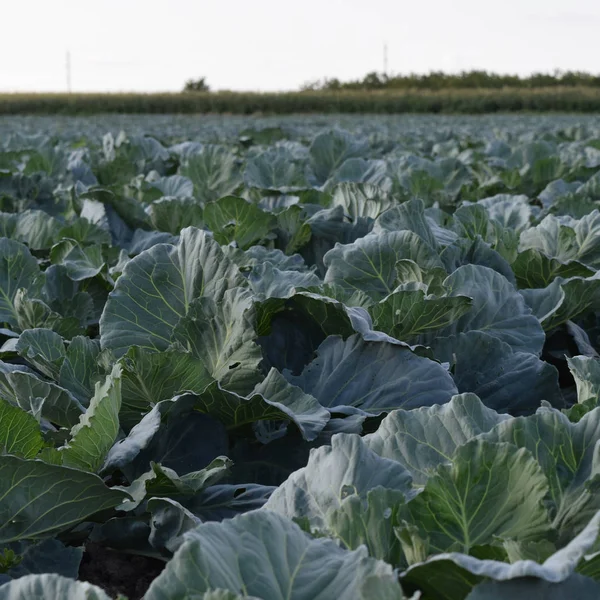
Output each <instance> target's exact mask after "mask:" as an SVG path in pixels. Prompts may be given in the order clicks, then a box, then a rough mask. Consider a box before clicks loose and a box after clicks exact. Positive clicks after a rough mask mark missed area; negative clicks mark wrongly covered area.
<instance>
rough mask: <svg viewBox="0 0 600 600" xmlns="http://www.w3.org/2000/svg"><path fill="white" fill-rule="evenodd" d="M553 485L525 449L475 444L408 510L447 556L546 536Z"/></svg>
mask: <svg viewBox="0 0 600 600" xmlns="http://www.w3.org/2000/svg"><path fill="white" fill-rule="evenodd" d="M547 492H548V481H547V479H546V477H545V476H544V474H543V472H542V469H541V468H540V466H539V465H538V464H537V462H536V461H535V460H534V459H533V457H532V456H531V454H530V453H529V452H528V451H527V450H525V449H522V448H521V449H517V448H516V447H515V446H513V445H511V444H492V443H490V442H486V441H482V440H472V441H470V442H467V443H466V444H464V445H463V446H460V447H459V448H458V449H457V450H456V452H455V453H454V456H453V459H452V464H451V465H449V466H447V465H441V466H440V467H438V470H437V473H436V474H435V475H434V476H432V477H430V478H429V480H428V481H427V483H426V484H425V489H424V490H423V492H422V493H421V494H419V495H418V496H417V497H416V498H415V499H414V500H412V501H411V502H410V503H409V504H408V505H407V511H408V514H409V515H410V519H411V523H412V524H414V525H416V526H417V527H418V529H419V530H420V531H422V532H424V533H425V534H426V535H427V536H428V537H429V544H430V548H431V550H434V551H435V552H444V551H449V550H452V549H457V550H458V549H460V550H462V551H463V552H467V553H468V552H469V550H470V549H471V548H473V547H474V546H480V545H484V544H490V543H492V542H493V541H494V539H495V538H501V539H517V540H528V539H536V537H539V536H543V535H544V534H545V533H546V532H547V531H548V529H549V525H550V524H549V519H548V514H547V511H546V509H545V508H544V506H543V503H542V501H543V499H544V496H545V495H546V493H547Z"/></svg>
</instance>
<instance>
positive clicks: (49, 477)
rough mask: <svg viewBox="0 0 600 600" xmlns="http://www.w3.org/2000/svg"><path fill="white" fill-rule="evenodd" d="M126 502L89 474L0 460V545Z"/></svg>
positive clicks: (65, 525)
mask: <svg viewBox="0 0 600 600" xmlns="http://www.w3.org/2000/svg"><path fill="white" fill-rule="evenodd" d="M124 498H126V495H125V494H124V493H123V492H121V491H117V490H112V489H109V488H107V487H106V486H105V485H104V483H103V482H102V480H101V479H100V478H99V477H97V476H96V475H93V474H92V473H84V472H83V471H78V470H76V469H69V468H67V467H62V466H57V465H49V464H46V463H44V462H41V461H39V460H24V459H21V458H17V457H15V456H0V543H3V544H6V543H8V542H12V541H15V540H19V539H29V538H35V537H40V536H43V535H48V534H51V533H55V532H59V531H61V530H63V529H67V528H69V527H71V526H72V525H75V524H77V523H79V522H80V521H83V520H84V519H85V518H86V517H88V516H89V515H91V514H94V513H96V512H99V511H101V510H104V509H107V508H112V507H114V506H117V505H118V504H120V503H121V502H122V501H123V499H124Z"/></svg>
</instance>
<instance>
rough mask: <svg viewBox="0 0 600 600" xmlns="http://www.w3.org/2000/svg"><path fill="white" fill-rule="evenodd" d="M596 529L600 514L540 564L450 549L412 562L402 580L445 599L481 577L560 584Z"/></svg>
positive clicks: (458, 597)
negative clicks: (524, 579) (510, 562)
mask: <svg viewBox="0 0 600 600" xmlns="http://www.w3.org/2000/svg"><path fill="white" fill-rule="evenodd" d="M599 529H600V513H598V514H596V515H595V516H594V517H593V518H592V519H591V520H590V522H589V524H588V525H587V526H586V528H585V529H584V530H583V531H582V532H581V533H580V534H579V535H578V536H577V537H575V538H574V539H573V540H572V541H571V542H569V544H567V545H566V546H565V547H564V548H562V549H561V550H559V551H558V552H555V553H554V554H553V555H552V556H550V557H549V558H548V559H547V560H546V561H544V563H543V564H538V563H536V562H534V561H533V560H518V561H516V562H514V563H513V564H508V563H506V562H500V561H497V560H482V559H479V558H475V557H473V556H468V555H466V554H460V553H458V552H453V553H448V554H438V555H436V556H432V557H431V558H429V559H428V560H427V561H425V562H422V563H419V564H414V565H412V566H411V567H410V568H409V569H408V570H407V571H406V572H404V573H402V579H403V580H407V581H408V582H410V583H412V584H414V585H416V586H417V587H419V588H420V589H422V590H424V591H426V592H427V593H429V594H431V595H432V597H435V598H444V599H448V600H462V599H463V598H465V596H466V594H467V593H468V592H469V590H470V589H471V588H472V587H474V586H475V585H476V584H477V583H479V582H481V581H482V580H483V578H489V579H492V580H496V581H509V580H514V579H520V578H523V577H528V578H532V579H533V578H535V579H539V580H542V581H547V582H550V583H560V582H562V581H565V580H568V578H569V577H570V576H571V575H572V574H573V572H574V571H575V569H576V568H577V566H578V565H579V564H580V562H581V560H582V558H583V557H584V555H586V554H587V553H588V552H589V551H590V550H591V549H592V548H593V546H594V544H595V543H596V542H597V540H598V533H599ZM565 600H570V599H567V598H565Z"/></svg>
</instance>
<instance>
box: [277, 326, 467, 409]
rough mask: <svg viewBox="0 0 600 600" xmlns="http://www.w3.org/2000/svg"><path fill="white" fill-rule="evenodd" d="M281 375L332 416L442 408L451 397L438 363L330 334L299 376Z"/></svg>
mask: <svg viewBox="0 0 600 600" xmlns="http://www.w3.org/2000/svg"><path fill="white" fill-rule="evenodd" d="M284 375H285V376H286V378H287V379H288V381H290V383H292V384H294V385H296V386H298V387H300V388H302V389H303V390H304V391H305V392H307V393H308V394H311V395H312V396H314V397H315V398H317V400H319V402H320V403H321V404H322V405H323V406H326V407H328V408H329V409H330V410H331V411H332V412H345V413H356V412H362V413H363V414H364V412H366V413H368V414H375V415H378V414H381V413H383V412H389V411H390V410H394V409H396V408H402V407H405V408H418V407H419V406H429V405H432V404H443V403H444V402H447V401H448V400H450V398H451V397H452V396H453V395H454V394H455V393H456V388H455V386H454V383H453V381H452V378H451V377H450V375H449V373H448V372H447V371H446V370H445V369H444V368H443V367H442V366H441V365H440V364H438V363H435V362H434V361H431V360H429V359H427V358H422V357H420V356H417V355H416V354H414V353H413V352H412V351H411V350H409V349H408V348H405V347H402V346H398V345H396V344H390V343H388V342H366V341H364V340H363V339H362V337H361V336H360V334H355V335H353V336H351V337H349V338H348V339H347V340H346V341H344V340H343V339H342V338H341V337H339V336H329V337H328V338H327V339H326V340H325V341H324V342H323V343H322V344H321V345H320V346H319V349H318V350H317V358H316V359H315V360H314V361H313V362H312V363H310V364H309V365H308V366H307V367H306V368H305V369H304V371H302V373H301V374H300V375H297V376H294V375H291V374H290V373H289V372H285V373H284Z"/></svg>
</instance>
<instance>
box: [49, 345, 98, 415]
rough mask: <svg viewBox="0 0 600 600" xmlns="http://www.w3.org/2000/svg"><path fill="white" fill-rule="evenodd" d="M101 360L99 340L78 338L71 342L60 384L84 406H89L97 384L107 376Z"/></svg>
mask: <svg viewBox="0 0 600 600" xmlns="http://www.w3.org/2000/svg"><path fill="white" fill-rule="evenodd" d="M101 359H102V354H101V352H100V341H99V340H91V339H90V338H88V337H83V336H77V337H74V338H73V339H72V340H71V343H70V344H69V347H68V348H67V352H66V356H65V359H64V361H63V362H62V364H61V367H60V372H59V376H58V382H59V383H60V385H61V386H63V387H64V388H66V389H67V390H69V391H70V392H71V393H72V394H73V395H74V396H75V397H76V398H77V399H78V400H79V401H80V402H81V403H82V404H84V406H87V405H88V404H89V402H90V399H91V397H92V396H93V395H94V389H95V385H96V383H97V382H98V381H100V380H101V379H102V378H103V375H104V374H105V369H104V366H101V364H100V362H101Z"/></svg>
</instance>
